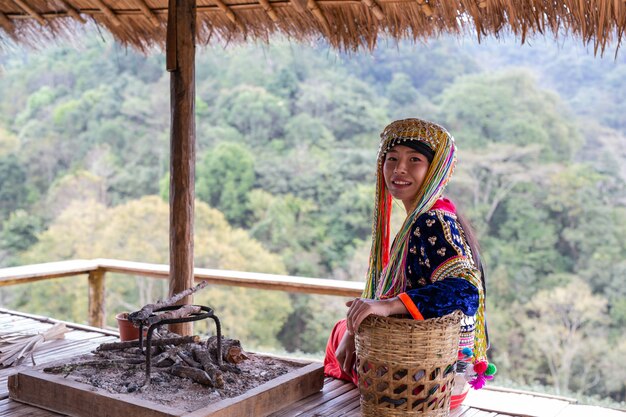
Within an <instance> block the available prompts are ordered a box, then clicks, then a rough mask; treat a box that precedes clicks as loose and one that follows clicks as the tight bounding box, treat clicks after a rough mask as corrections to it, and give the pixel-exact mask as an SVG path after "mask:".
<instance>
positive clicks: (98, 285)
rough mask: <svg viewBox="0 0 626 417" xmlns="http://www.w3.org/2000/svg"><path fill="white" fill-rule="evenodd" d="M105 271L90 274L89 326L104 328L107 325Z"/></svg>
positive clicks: (95, 271)
mask: <svg viewBox="0 0 626 417" xmlns="http://www.w3.org/2000/svg"><path fill="white" fill-rule="evenodd" d="M105 273H106V272H105V270H104V269H100V268H98V269H96V270H94V271H91V272H89V325H90V326H94V327H100V328H104V325H105V311H106V310H105V299H106V297H105V287H104V274H105Z"/></svg>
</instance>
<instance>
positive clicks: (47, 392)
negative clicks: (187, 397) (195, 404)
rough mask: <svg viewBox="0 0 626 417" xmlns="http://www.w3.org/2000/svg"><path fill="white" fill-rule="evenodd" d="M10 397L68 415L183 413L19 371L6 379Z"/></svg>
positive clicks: (169, 416) (160, 416)
mask: <svg viewBox="0 0 626 417" xmlns="http://www.w3.org/2000/svg"><path fill="white" fill-rule="evenodd" d="M8 385H9V395H10V398H12V399H14V400H16V401H20V402H23V403H26V404H31V405H36V406H37V407H41V408H45V409H47V410H52V411H56V412H59V413H61V414H66V415H69V416H77V417H79V416H93V417H96V416H110V417H114V416H119V417H122V416H134V417H174V416H182V415H183V414H184V412H182V411H179V410H176V409H173V408H170V407H166V406H163V405H155V404H152V403H149V402H147V401H143V400H139V399H136V398H134V399H132V401H130V400H129V399H128V398H125V397H124V396H122V395H119V394H110V393H108V392H106V391H104V390H102V389H98V388H95V387H91V386H87V385H85V384H81V383H78V382H76V381H72V380H69V379H66V378H64V377H63V376H59V375H49V374H44V373H43V372H40V371H22V372H20V373H18V374H15V375H11V376H10V377H9V384H8Z"/></svg>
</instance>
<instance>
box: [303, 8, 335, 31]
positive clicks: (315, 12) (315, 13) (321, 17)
mask: <svg viewBox="0 0 626 417" xmlns="http://www.w3.org/2000/svg"><path fill="white" fill-rule="evenodd" d="M306 5H307V7H308V8H309V10H310V11H311V13H313V16H315V18H316V19H317V20H318V22H320V24H321V25H322V28H323V29H324V32H326V36H328V37H329V38H330V35H331V33H332V31H331V30H330V25H329V24H328V20H326V16H324V13H323V12H322V9H320V6H319V5H318V4H317V2H316V1H315V0H307V2H306ZM329 40H332V39H329Z"/></svg>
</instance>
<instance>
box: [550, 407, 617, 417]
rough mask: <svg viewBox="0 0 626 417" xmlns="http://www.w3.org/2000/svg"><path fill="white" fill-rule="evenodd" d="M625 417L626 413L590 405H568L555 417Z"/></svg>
mask: <svg viewBox="0 0 626 417" xmlns="http://www.w3.org/2000/svg"><path fill="white" fill-rule="evenodd" d="M590 416H593V417H595V416H602V417H626V411H621V410H613V409H610V408H602V407H596V406H592V405H582V404H570V405H568V406H567V407H565V408H563V409H562V410H561V411H560V412H559V413H558V414H556V415H555V417H590Z"/></svg>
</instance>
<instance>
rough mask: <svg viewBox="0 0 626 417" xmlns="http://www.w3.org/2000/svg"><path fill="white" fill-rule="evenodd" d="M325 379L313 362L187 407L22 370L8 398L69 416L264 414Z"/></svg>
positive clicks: (306, 393) (316, 387)
mask: <svg viewBox="0 0 626 417" xmlns="http://www.w3.org/2000/svg"><path fill="white" fill-rule="evenodd" d="M323 384H324V366H323V364H322V363H319V362H315V363H309V364H308V365H304V366H303V367H302V368H298V369H296V370H294V371H292V372H289V373H287V374H285V375H282V376H280V377H278V378H275V379H272V380H271V381H268V382H266V383H265V384H262V385H260V386H258V387H256V388H254V389H251V390H249V391H247V392H246V393H244V394H242V395H239V396H237V397H233V398H227V399H224V400H221V401H218V402H215V403H213V404H209V405H208V406H206V407H203V408H200V409H198V410H195V411H193V412H188V411H184V410H180V409H176V408H171V407H167V406H163V405H160V404H154V403H151V402H148V401H144V400H139V399H137V398H133V397H132V396H129V395H125V394H111V393H108V392H106V391H104V390H102V389H98V388H95V387H92V386H91V385H87V384H83V383H80V382H76V381H73V380H70V379H66V378H64V377H63V376H60V375H52V374H46V373H44V372H43V371H42V370H26V371H21V372H18V373H17V374H15V375H11V376H10V377H9V381H8V386H9V397H10V398H12V399H13V400H16V401H19V402H23V403H26V404H30V405H34V406H36V407H40V408H45V409H47V410H51V411H55V412H58V413H62V414H66V415H69V416H93V417H99V416H109V417H126V416H129V415H132V416H134V417H172V416H184V417H209V416H210V417H237V416H255V417H264V416H267V415H269V414H271V413H273V412H276V411H279V410H280V409H281V408H284V407H286V406H287V405H289V404H291V403H294V402H296V401H298V400H300V399H302V398H305V397H307V396H309V395H311V394H314V393H315V392H318V391H320V390H321V389H322V386H323ZM277 399H279V400H277Z"/></svg>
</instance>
